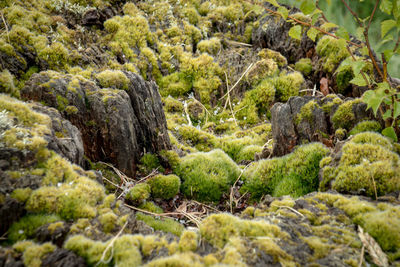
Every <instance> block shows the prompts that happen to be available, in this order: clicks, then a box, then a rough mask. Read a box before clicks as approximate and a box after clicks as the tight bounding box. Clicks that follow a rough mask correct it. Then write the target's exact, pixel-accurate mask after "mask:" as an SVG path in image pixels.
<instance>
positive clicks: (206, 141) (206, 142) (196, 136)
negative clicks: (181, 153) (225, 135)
mask: <svg viewBox="0 0 400 267" xmlns="http://www.w3.org/2000/svg"><path fill="white" fill-rule="evenodd" d="M178 133H179V134H180V136H181V138H182V139H183V140H184V141H185V142H186V143H187V144H188V145H189V146H194V147H195V148H196V149H198V150H200V151H210V150H211V149H212V148H214V147H215V146H216V144H217V142H218V140H217V139H216V137H215V136H214V135H212V134H209V133H207V132H204V131H201V130H198V129H196V128H195V127H192V126H182V127H180V128H179V129H178Z"/></svg>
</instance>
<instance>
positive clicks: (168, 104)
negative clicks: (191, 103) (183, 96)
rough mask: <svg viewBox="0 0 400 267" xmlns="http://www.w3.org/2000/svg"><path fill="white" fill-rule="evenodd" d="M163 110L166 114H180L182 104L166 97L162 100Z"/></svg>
mask: <svg viewBox="0 0 400 267" xmlns="http://www.w3.org/2000/svg"><path fill="white" fill-rule="evenodd" d="M163 103H164V107H165V110H166V111H168V112H182V111H183V104H182V102H181V101H179V100H176V99H174V98H172V97H171V96H168V97H167V98H164V99H163Z"/></svg>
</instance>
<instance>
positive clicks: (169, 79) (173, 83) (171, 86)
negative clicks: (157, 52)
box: [158, 72, 192, 97]
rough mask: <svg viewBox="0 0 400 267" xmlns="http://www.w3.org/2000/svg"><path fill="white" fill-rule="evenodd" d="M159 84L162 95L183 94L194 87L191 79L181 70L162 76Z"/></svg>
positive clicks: (176, 95)
mask: <svg viewBox="0 0 400 267" xmlns="http://www.w3.org/2000/svg"><path fill="white" fill-rule="evenodd" d="M158 85H159V86H160V89H161V90H160V94H161V95H162V96H169V95H171V96H173V97H178V96H183V95H185V94H186V93H188V92H190V90H191V89H192V83H191V81H190V79H188V77H186V75H185V74H183V73H181V72H174V73H172V74H170V75H167V76H164V77H162V78H161V80H160V82H159V84H158Z"/></svg>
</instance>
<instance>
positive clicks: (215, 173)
mask: <svg viewBox="0 0 400 267" xmlns="http://www.w3.org/2000/svg"><path fill="white" fill-rule="evenodd" d="M176 173H177V174H178V175H179V177H181V179H182V186H181V190H182V193H183V194H184V195H185V196H186V197H190V198H194V199H197V200H199V201H218V200H219V199H220V198H221V196H222V194H223V193H226V192H227V191H228V189H229V187H230V185H232V184H233V183H234V181H235V180H236V179H237V177H238V176H239V174H240V170H239V168H238V166H237V165H236V164H235V162H234V161H233V160H232V159H230V158H229V157H228V156H227V155H226V154H225V153H224V152H223V151H221V150H218V149H217V150H213V151H211V152H208V153H203V152H199V153H193V154H190V155H187V156H185V157H183V158H182V161H181V163H180V165H179V167H178V168H177V170H176Z"/></svg>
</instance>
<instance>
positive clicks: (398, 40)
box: [393, 36, 400, 52]
mask: <svg viewBox="0 0 400 267" xmlns="http://www.w3.org/2000/svg"><path fill="white" fill-rule="evenodd" d="M399 44H400V36H399V37H397V42H396V44H395V45H394V48H393V52H396V50H397V48H398V47H399Z"/></svg>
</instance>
